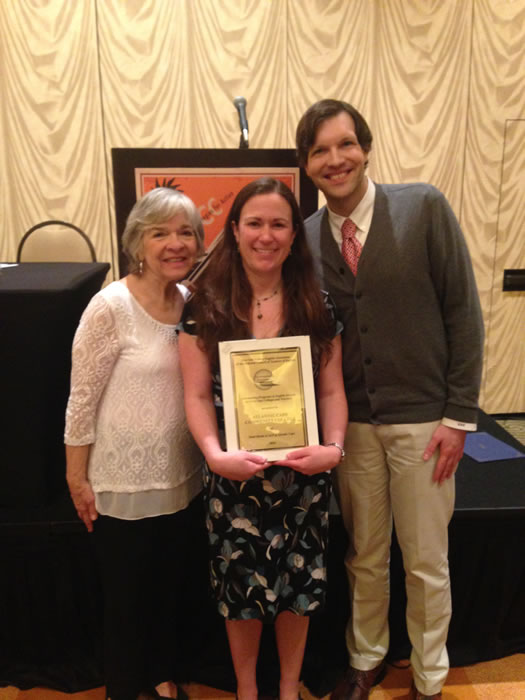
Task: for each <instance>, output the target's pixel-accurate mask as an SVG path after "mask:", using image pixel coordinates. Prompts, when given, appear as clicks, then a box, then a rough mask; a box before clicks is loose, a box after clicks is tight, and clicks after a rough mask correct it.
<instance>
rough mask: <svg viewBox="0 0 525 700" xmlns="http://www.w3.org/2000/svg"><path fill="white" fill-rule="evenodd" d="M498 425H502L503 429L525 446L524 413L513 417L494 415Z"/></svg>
mask: <svg viewBox="0 0 525 700" xmlns="http://www.w3.org/2000/svg"><path fill="white" fill-rule="evenodd" d="M492 417H493V418H494V419H495V421H496V422H497V423H499V424H500V425H501V427H502V428H505V430H506V431H507V432H508V433H510V434H511V435H512V437H514V438H516V440H519V441H520V442H521V444H522V445H524V446H525V417H524V416H523V414H522V413H519V414H514V415H512V416H509V415H508V414H507V415H494V416H492Z"/></svg>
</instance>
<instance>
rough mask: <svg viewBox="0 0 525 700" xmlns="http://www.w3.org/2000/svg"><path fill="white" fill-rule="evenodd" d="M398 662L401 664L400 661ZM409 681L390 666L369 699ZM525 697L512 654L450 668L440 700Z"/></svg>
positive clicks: (25, 699)
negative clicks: (472, 664)
mask: <svg viewBox="0 0 525 700" xmlns="http://www.w3.org/2000/svg"><path fill="white" fill-rule="evenodd" d="M399 665H400V666H401V665H404V664H403V662H401V663H400V664H399ZM406 665H407V666H408V664H406ZM410 682H411V675H410V669H409V668H408V667H406V668H394V667H389V669H388V673H387V676H386V678H385V680H384V681H383V682H382V683H381V685H379V686H377V687H376V688H374V689H373V691H372V693H371V694H370V700H392V698H396V699H397V700H407V698H408V689H409V686H410ZM185 688H186V690H187V692H188V695H189V697H190V698H191V699H192V700H193V699H195V700H230V699H232V700H233V697H234V696H233V695H232V694H231V693H226V692H223V691H221V690H215V689H214V688H209V687H207V686H202V685H196V684H190V685H187V686H185ZM301 696H302V698H303V700H316V699H315V698H314V697H313V696H312V695H311V694H310V693H309V692H308V691H307V690H302V691H301ZM327 698H328V696H327ZM524 699H525V654H514V655H513V656H508V657H506V658H504V659H498V660H497V661H487V662H485V663H480V664H475V665H474V666H468V667H466V668H453V669H451V670H450V673H449V677H448V681H447V685H446V686H445V688H444V690H443V700H524ZM0 700H105V693H104V688H94V689H93V690H86V691H84V692H82V693H72V694H68V693H59V692H58V691H55V690H47V689H45V688H33V689H32V690H18V688H13V687H7V688H0Z"/></svg>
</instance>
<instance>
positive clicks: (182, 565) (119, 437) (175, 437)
mask: <svg viewBox="0 0 525 700" xmlns="http://www.w3.org/2000/svg"><path fill="white" fill-rule="evenodd" d="M122 244H123V248H124V252H125V254H126V256H127V259H128V261H129V274H128V275H127V276H126V277H124V278H122V279H120V280H119V281H117V282H113V283H111V284H109V285H108V286H107V287H106V288H105V289H103V290H102V291H100V292H99V293H98V294H96V295H95V296H94V297H93V299H92V300H91V302H90V303H89V305H88V306H87V308H86V310H85V312H84V314H83V316H82V318H81V321H80V325H79V327H78V330H77V332H76V335H75V340H74V343H73V365H72V374H71V394H70V397H69V402H68V406H67V415H66V431H65V443H66V455H67V481H68V485H69V489H70V493H71V497H72V500H73V503H74V505H75V507H76V509H77V512H78V515H79V517H80V518H81V520H82V521H83V522H84V524H85V525H86V527H87V529H88V531H89V532H93V533H94V544H95V551H96V554H97V559H98V562H99V565H100V570H101V582H102V587H103V591H104V599H105V615H104V637H105V645H104V648H105V681H106V689H107V694H108V697H111V700H136V699H137V698H141V699H142V698H150V697H154V698H157V697H159V696H160V697H166V698H176V697H177V696H178V697H179V698H181V697H182V696H183V695H185V693H184V691H183V690H182V688H181V687H179V686H177V685H176V683H175V681H174V677H175V676H174V674H176V669H177V659H176V650H177V642H178V643H179V644H180V640H177V623H176V621H177V582H178V581H180V580H181V576H180V572H181V571H185V570H186V569H187V557H188V556H189V555H190V553H191V552H190V547H191V541H192V538H189V537H188V529H189V528H190V527H194V523H195V522H198V519H199V517H200V512H201V506H200V499H199V498H198V496H199V493H200V491H201V489H202V475H201V467H202V457H201V455H200V453H199V450H198V449H197V447H196V445H195V443H194V442H193V439H192V437H191V435H190V433H189V431H188V428H187V426H186V419H185V415H184V403H183V386H182V377H181V372H180V368H179V351H178V339H177V334H176V332H175V326H176V324H177V323H178V322H179V320H180V318H181V314H182V309H183V307H184V302H185V299H186V296H187V294H188V290H187V289H186V288H185V287H184V286H183V285H181V284H180V282H181V281H182V280H183V279H185V278H186V277H187V276H188V274H189V272H190V271H191V269H192V268H193V266H194V264H195V261H196V259H197V257H198V256H199V255H200V254H201V253H202V252H203V228H202V222H201V219H200V216H199V213H198V211H197V208H196V207H195V205H194V204H193V202H192V201H191V200H190V199H188V197H186V196H185V195H184V194H182V193H180V192H177V191H175V190H172V189H168V188H157V189H154V190H152V191H151V192H149V193H148V194H146V195H145V196H144V197H143V198H142V199H140V200H139V201H138V202H137V203H136V204H135V206H134V207H133V209H132V211H131V213H130V215H129V217H128V220H127V224H126V228H125V231H124V235H123V239H122ZM193 541H195V540H194V538H193ZM182 578H185V577H182ZM179 605H180V602H179Z"/></svg>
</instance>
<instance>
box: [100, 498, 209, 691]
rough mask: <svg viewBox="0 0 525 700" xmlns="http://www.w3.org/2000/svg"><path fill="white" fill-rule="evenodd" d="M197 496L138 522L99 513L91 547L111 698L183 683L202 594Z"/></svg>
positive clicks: (202, 533)
mask: <svg viewBox="0 0 525 700" xmlns="http://www.w3.org/2000/svg"><path fill="white" fill-rule="evenodd" d="M205 542H206V534H205V526H204V511H203V505H202V498H201V496H198V497H197V498H195V499H194V500H193V501H192V503H191V504H190V505H189V506H188V507H187V508H186V509H185V510H183V511H180V512H178V513H174V514H173V515H163V516H158V517H154V518H144V519H142V520H119V519H117V518H112V517H108V516H103V515H101V516H99V517H98V518H97V520H96V521H95V524H94V544H95V552H96V556H97V560H98V563H99V566H100V575H101V582H102V589H103V592H104V665H105V680H106V689H107V694H108V695H109V696H110V697H111V700H136V697H137V694H138V693H139V692H140V691H141V690H147V689H149V688H153V687H154V686H155V685H158V684H159V683H162V682H164V681H167V680H175V681H177V680H183V679H184V675H185V674H184V671H185V669H184V665H185V661H184V660H185V658H186V659H187V655H188V653H191V651H192V646H193V639H192V637H193V636H194V629H193V628H194V627H195V620H196V618H198V617H199V614H198V609H199V607H200V603H201V601H200V598H201V597H202V596H204V597H205V596H206V591H207V583H208V582H207V578H208V574H207V566H206V562H205V561H204V558H203V557H202V553H203V552H205V551H206V545H205Z"/></svg>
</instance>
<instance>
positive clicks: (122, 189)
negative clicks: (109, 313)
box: [112, 148, 317, 276]
mask: <svg viewBox="0 0 525 700" xmlns="http://www.w3.org/2000/svg"><path fill="white" fill-rule="evenodd" d="M112 160H113V179H114V187H115V215H116V223H117V240H118V247H119V273H120V275H121V276H122V275H124V274H126V272H127V264H126V260H125V258H124V256H123V254H122V245H121V240H122V234H123V232H124V227H125V225H126V219H127V216H128V214H129V212H130V211H131V208H132V207H133V205H134V204H135V202H136V201H137V199H139V198H140V197H142V196H143V195H144V194H146V193H147V192H149V191H150V190H152V189H154V188H155V187H171V188H173V189H176V190H178V191H180V192H184V194H186V195H187V196H188V197H190V199H192V200H193V201H194V202H195V204H196V206H197V207H198V209H199V212H200V214H201V217H202V221H203V224H204V234H205V245H206V247H209V245H210V244H211V243H212V242H213V241H214V240H215V238H216V237H217V235H218V234H219V233H220V232H221V231H222V229H223V226H224V222H225V220H226V216H227V215H228V212H229V210H230V206H231V204H232V202H233V200H234V198H235V196H236V195H237V193H238V192H239V190H240V189H242V188H243V187H244V185H246V184H247V183H248V182H251V181H252V180H256V179H257V178H259V177H274V178H276V179H278V180H282V181H283V182H284V183H285V184H286V185H288V187H289V188H290V189H291V190H292V192H294V194H295V196H296V197H297V201H298V202H299V206H300V208H301V212H302V214H303V217H304V218H306V217H307V216H310V214H313V213H314V212H315V211H316V209H317V189H316V187H315V186H314V184H313V183H312V181H311V180H310V179H309V178H308V177H307V176H306V174H305V173H304V172H303V171H302V170H301V169H300V168H299V166H298V165H297V161H296V157H295V151H294V150H293V149H175V148H173V149H171V148H113V149H112Z"/></svg>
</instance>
